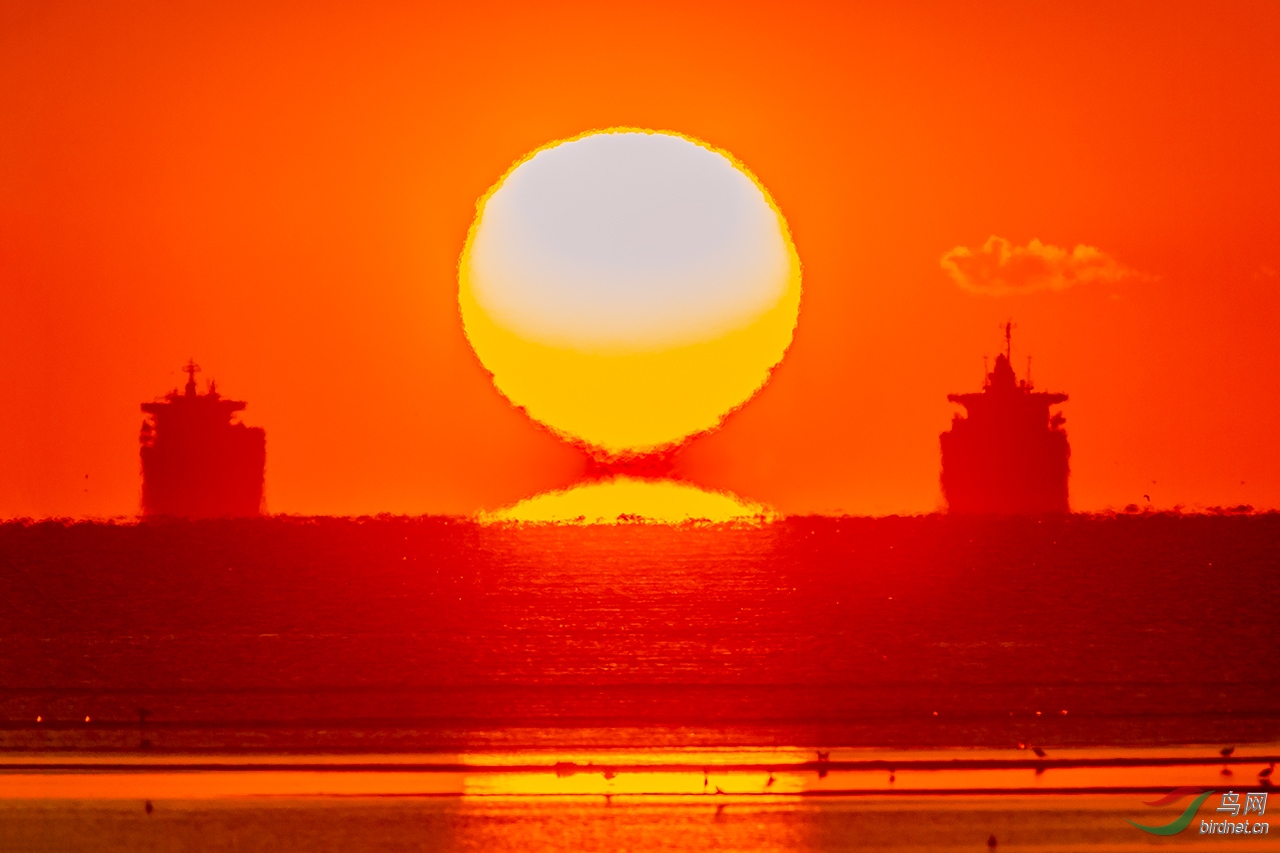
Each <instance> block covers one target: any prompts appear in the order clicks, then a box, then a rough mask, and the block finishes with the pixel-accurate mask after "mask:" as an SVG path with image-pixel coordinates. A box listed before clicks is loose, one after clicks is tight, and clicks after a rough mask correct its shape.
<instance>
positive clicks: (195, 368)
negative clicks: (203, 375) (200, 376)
mask: <svg viewBox="0 0 1280 853" xmlns="http://www.w3.org/2000/svg"><path fill="white" fill-rule="evenodd" d="M182 369H183V370H185V371H186V372H187V388H186V391H187V396H188V397H194V396H195V395H196V373H197V372H199V370H200V365H198V364H196V360H195V359H194V358H189V359H187V366H186V367H184V368H182Z"/></svg>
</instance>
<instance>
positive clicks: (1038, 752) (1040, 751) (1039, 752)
mask: <svg viewBox="0 0 1280 853" xmlns="http://www.w3.org/2000/svg"><path fill="white" fill-rule="evenodd" d="M1031 751H1032V752H1034V753H1035V754H1036V757H1037V758H1044V750H1043V749H1041V748H1040V747H1038V746H1033V747H1031Z"/></svg>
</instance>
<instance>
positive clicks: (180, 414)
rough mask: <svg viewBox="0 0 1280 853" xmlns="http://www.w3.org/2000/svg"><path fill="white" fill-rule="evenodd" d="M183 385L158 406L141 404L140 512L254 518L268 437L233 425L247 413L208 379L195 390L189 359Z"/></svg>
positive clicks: (259, 501)
mask: <svg viewBox="0 0 1280 853" xmlns="http://www.w3.org/2000/svg"><path fill="white" fill-rule="evenodd" d="M185 369H186V372H187V384H186V387H185V389H184V390H183V392H182V393H178V391H176V390H174V391H172V392H171V393H169V394H168V395H166V396H165V398H164V400H163V401H161V402H157V403H143V404H142V411H143V412H145V413H146V414H147V418H146V419H145V420H144V421H143V422H142V434H141V437H140V441H141V445H142V449H141V454H142V512H143V514H144V515H150V516H175V517H185V518H216V517H227V516H249V515H259V514H261V512H262V510H263V500H262V484H263V473H264V470H265V468H266V442H267V439H266V433H265V432H264V431H263V430H262V429H260V428H258V427H248V426H245V425H244V424H241V423H235V422H233V420H232V419H233V417H234V416H235V415H236V414H237V413H238V412H240V411H242V410H243V409H244V408H245V405H246V404H245V403H244V402H243V401H240V400H227V399H224V398H223V397H222V396H221V395H220V394H219V393H218V390H217V386H216V384H215V383H214V382H210V383H209V387H208V389H207V390H206V392H205V393H204V394H201V393H199V392H198V391H197V390H196V371H198V370H199V369H200V368H199V367H198V366H197V365H196V364H195V362H194V360H193V361H191V362H189V363H188V364H187V366H186V368H185Z"/></svg>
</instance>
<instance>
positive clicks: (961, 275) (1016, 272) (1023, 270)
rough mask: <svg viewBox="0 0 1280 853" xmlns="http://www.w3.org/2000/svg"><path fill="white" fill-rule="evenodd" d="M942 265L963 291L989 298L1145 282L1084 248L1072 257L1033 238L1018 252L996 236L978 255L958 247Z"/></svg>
mask: <svg viewBox="0 0 1280 853" xmlns="http://www.w3.org/2000/svg"><path fill="white" fill-rule="evenodd" d="M941 263H942V268H943V269H944V270H945V271H946V273H947V275H949V276H951V280H952V281H954V282H955V283H956V284H958V285H959V286H960V288H961V289H963V290H966V291H969V292H970V293H981V294H986V295H988V296H1008V295H1010V294H1014V293H1034V292H1036V291H1038V290H1066V289H1067V288H1068V287H1074V286H1076V285H1078V284H1091V283H1094V282H1097V283H1102V284H1119V283H1121V282H1124V281H1133V280H1135V279H1142V278H1144V275H1143V274H1142V273H1140V272H1138V271H1137V270H1133V269H1130V268H1129V267H1126V266H1125V265H1124V264H1122V263H1120V262H1119V261H1117V260H1116V259H1115V258H1113V257H1111V256H1110V255H1108V254H1107V253H1106V252H1103V251H1101V250H1099V249H1096V248H1094V247H1093V246H1086V245H1084V244H1083V243H1080V244H1078V245H1077V246H1076V247H1075V248H1074V249H1071V250H1070V251H1068V250H1067V249H1062V248H1059V247H1057V246H1047V245H1045V244H1044V243H1041V242H1040V241H1039V240H1037V239H1035V238H1034V237H1033V238H1031V241H1030V242H1029V243H1027V245H1025V246H1014V245H1012V244H1011V243H1010V242H1009V241H1008V240H1006V239H1004V238H1003V237H997V236H994V235H992V236H991V237H989V238H988V239H987V242H986V243H984V244H983V245H982V248H981V249H978V250H977V251H974V250H973V249H970V248H968V247H967V246H957V247H955V248H954V249H951V250H950V251H948V252H945V253H943V255H942V261H941Z"/></svg>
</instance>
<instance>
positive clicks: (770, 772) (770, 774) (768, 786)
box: [764, 770, 775, 788]
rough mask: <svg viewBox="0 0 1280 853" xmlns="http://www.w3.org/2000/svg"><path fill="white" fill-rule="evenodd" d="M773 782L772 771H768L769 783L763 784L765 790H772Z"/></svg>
mask: <svg viewBox="0 0 1280 853" xmlns="http://www.w3.org/2000/svg"><path fill="white" fill-rule="evenodd" d="M774 781H775V780H774V778H773V771H772V770H770V771H769V781H767V782H765V783H764V786H765V787H766V788H772V787H773V783H774Z"/></svg>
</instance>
